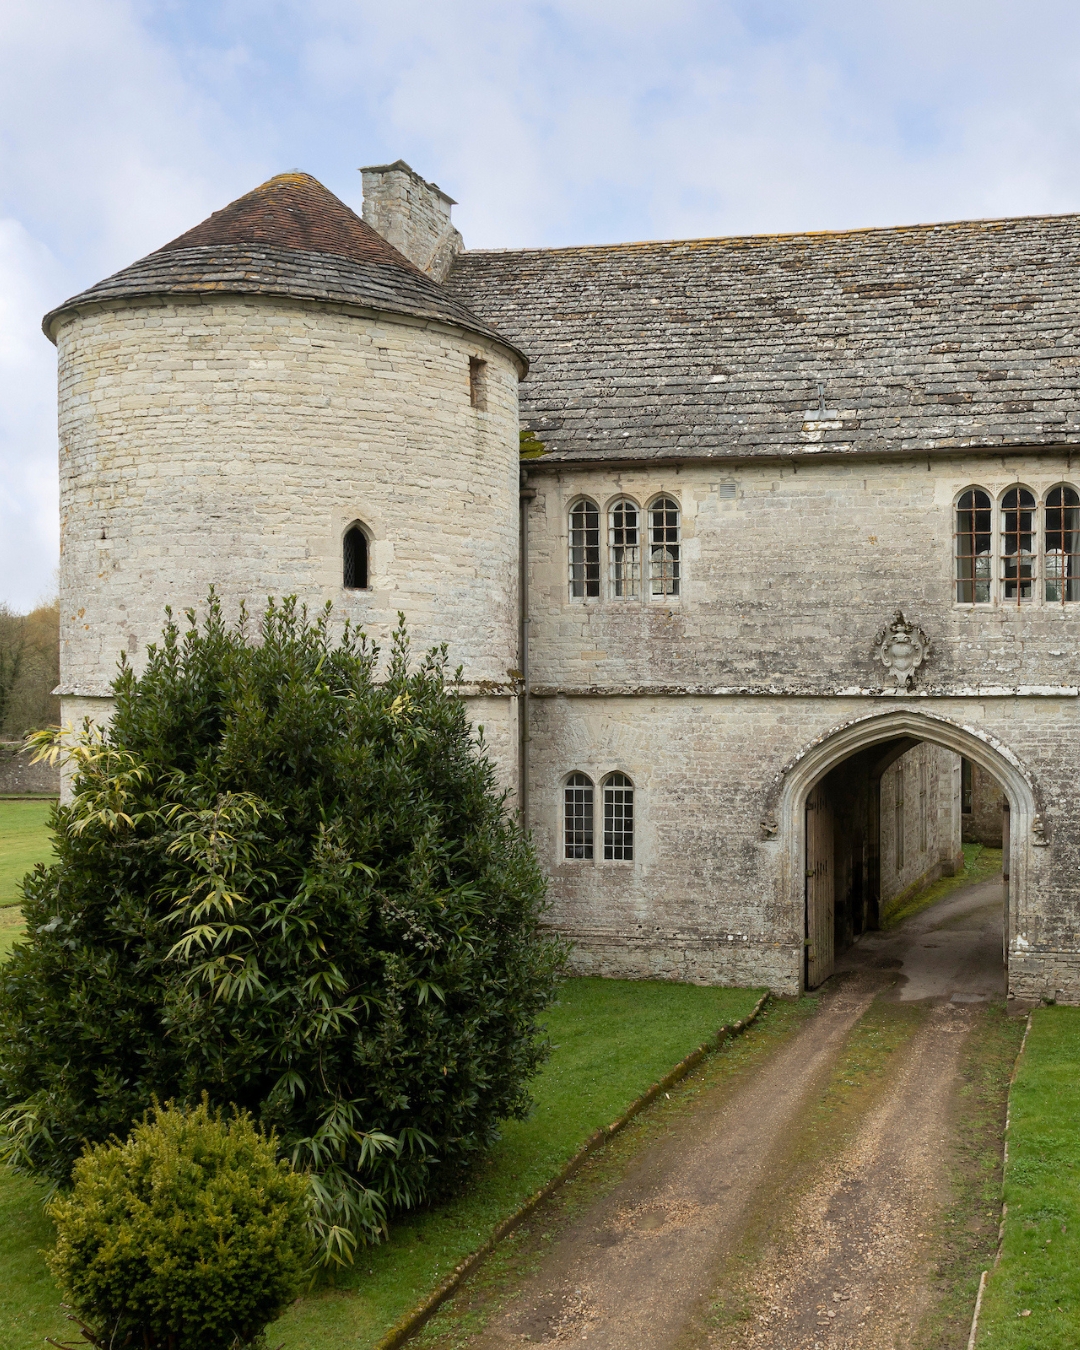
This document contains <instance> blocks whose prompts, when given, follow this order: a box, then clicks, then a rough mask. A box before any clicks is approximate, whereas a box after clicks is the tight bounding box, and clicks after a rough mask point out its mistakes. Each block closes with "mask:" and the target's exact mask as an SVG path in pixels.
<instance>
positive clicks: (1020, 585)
mask: <svg viewBox="0 0 1080 1350" xmlns="http://www.w3.org/2000/svg"><path fill="white" fill-rule="evenodd" d="M1001 596H1002V599H1003V600H1014V601H1015V602H1016V603H1017V604H1020V603H1021V601H1023V600H1032V599H1034V597H1035V497H1034V495H1033V494H1032V493H1030V492H1029V491H1028V490H1027V488H1010V489H1009V490H1008V492H1006V494H1005V495H1004V497H1002V499H1001Z"/></svg>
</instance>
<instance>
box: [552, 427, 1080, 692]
mask: <svg viewBox="0 0 1080 1350" xmlns="http://www.w3.org/2000/svg"><path fill="white" fill-rule="evenodd" d="M1073 463H1074V461H1073V460H1072V459H1071V458H1070V456H1069V455H1068V454H1067V453H1066V451H1065V450H1064V449H1062V450H1061V451H1057V450H1051V449H1047V450H1045V451H1040V452H1038V453H1037V454H1036V453H1030V452H1015V453H1013V452H1003V453H1001V454H997V455H994V456H989V455H977V454H974V453H970V452H964V451H959V450H958V451H957V452H956V453H955V455H948V456H946V455H942V454H935V456H934V458H933V459H932V460H930V459H928V458H927V457H925V456H924V457H922V458H916V457H912V458H910V459H904V460H899V459H892V460H886V459H881V460H874V459H869V458H868V459H865V460H860V461H857V462H850V463H824V462H814V461H809V462H808V461H807V460H806V458H805V457H803V458H802V460H801V462H794V461H793V462H791V463H787V464H776V463H774V464H761V463H754V462H748V461H745V460H744V461H741V462H740V461H738V460H729V461H725V460H723V459H719V458H718V459H716V460H714V461H711V462H697V463H689V464H680V463H678V462H669V461H663V460H657V461H653V462H651V463H648V462H646V463H643V464H638V465H634V466H631V467H620V466H619V465H618V464H614V465H610V466H608V465H603V464H573V465H570V464H558V463H554V464H548V465H545V463H544V461H543V460H542V459H541V460H539V461H535V462H534V463H533V464H531V465H530V466H529V474H530V484H531V486H534V487H535V488H536V489H537V496H536V499H535V502H534V504H533V507H532V511H531V518H530V558H531V577H530V613H531V619H532V644H533V652H534V656H533V679H534V682H535V683H536V684H538V685H548V686H551V687H556V688H562V687H575V688H578V687H581V686H593V685H601V686H604V687H608V688H611V687H618V688H635V687H639V686H643V685H648V686H651V687H658V686H672V685H684V686H685V685H693V686H723V687H728V688H736V689H739V688H747V687H751V688H756V689H767V688H777V689H780V688H782V689H785V690H786V691H788V692H795V691H798V692H800V693H831V692H837V691H841V690H852V689H873V688H880V687H881V686H882V684H883V682H884V680H885V671H884V668H883V667H882V666H881V665H880V663H877V662H876V661H875V660H874V658H873V654H872V646H873V641H874V637H875V634H876V633H877V631H878V630H879V629H880V628H881V627H882V626H883V625H884V624H885V623H886V622H887V621H888V620H889V619H890V618H891V616H892V613H893V611H894V610H895V609H897V608H902V609H903V610H904V612H905V613H906V614H907V616H908V617H909V618H911V619H914V620H915V621H916V622H917V623H919V624H920V625H921V626H922V627H923V628H924V629H925V630H926V632H927V634H928V635H929V636H930V638H931V640H932V643H933V650H932V653H931V656H930V659H929V661H928V663H927V665H926V667H925V670H924V671H923V672H922V675H921V677H920V687H921V688H923V689H927V688H933V689H935V690H937V691H939V692H952V691H954V690H957V689H970V688H972V687H978V688H1006V689H1009V688H1016V687H1043V686H1045V687H1048V688H1059V687H1072V686H1074V685H1075V684H1076V681H1077V676H1076V665H1075V652H1076V645H1077V631H1078V629H1080V617H1078V611H1080V603H1077V604H1066V605H1062V604H1060V603H1058V604H1053V603H1048V602H1046V601H1045V599H1044V598H1043V594H1042V591H1041V587H1039V586H1037V587H1036V596H1035V598H1034V600H1032V601H1031V602H1030V603H1024V604H1023V605H1017V604H1016V603H1012V604H1007V603H1004V602H1002V601H998V602H995V603H994V604H991V605H988V606H981V605H980V606H971V605H959V604H957V603H956V599H955V586H954V541H953V529H954V503H955V501H956V499H957V497H958V496H959V494H960V493H961V492H962V491H963V490H964V489H965V488H967V487H969V486H971V485H973V484H977V485H979V486H981V487H983V488H985V489H986V490H987V491H988V492H989V493H990V494H991V495H992V497H993V498H994V500H995V502H999V501H1000V498H1001V495H1002V494H1003V493H1004V491H1005V490H1006V489H1007V488H1008V487H1010V486H1015V485H1016V484H1017V483H1021V484H1024V485H1026V486H1027V487H1028V488H1029V489H1030V490H1031V491H1032V492H1033V493H1034V495H1035V497H1036V499H1037V500H1038V501H1040V502H1041V501H1042V500H1043V499H1044V497H1045V494H1046V492H1047V491H1048V490H1049V489H1050V488H1051V487H1052V486H1053V485H1055V484H1060V483H1071V484H1073V485H1074V486H1077V487H1080V472H1074V471H1073ZM661 493H663V494H666V495H668V496H671V497H673V498H674V499H675V500H676V501H677V502H678V503H679V504H680V506H681V511H682V569H683V578H682V588H681V590H682V593H681V594H680V595H679V596H678V597H677V598H676V597H671V596H662V597H655V598H654V597H650V596H648V595H647V594H645V595H643V596H642V597H640V598H637V599H619V598H616V597H614V596H613V595H612V593H611V585H610V582H609V580H608V576H607V572H608V563H609V560H610V553H609V551H608V548H607V542H606V538H603V542H602V548H601V571H602V573H603V574H604V577H603V585H602V588H601V589H602V594H601V597H600V598H598V599H572V598H571V597H570V594H569V585H568V560H567V517H568V511H569V508H570V507H571V506H572V504H573V503H574V502H575V501H576V500H578V499H579V498H582V497H588V498H589V499H591V500H592V501H594V502H595V503H596V504H597V505H598V506H599V507H600V510H601V535H602V537H603V536H606V532H607V527H608V522H607V519H606V517H607V511H608V507H609V505H610V504H611V503H612V502H613V501H614V500H616V499H617V498H619V497H622V496H626V497H629V498H631V499H632V500H633V501H635V502H636V503H637V504H638V505H639V506H640V507H642V508H644V507H646V506H647V505H648V503H649V502H650V501H651V500H653V499H654V498H655V497H656V496H658V495H659V494H661ZM1000 524H1001V517H1000V512H998V513H996V516H995V530H996V529H997V527H998V526H999V525H1000ZM643 590H646V591H647V587H643Z"/></svg>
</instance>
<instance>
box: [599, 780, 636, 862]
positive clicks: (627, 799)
mask: <svg viewBox="0 0 1080 1350" xmlns="http://www.w3.org/2000/svg"><path fill="white" fill-rule="evenodd" d="M633 857H634V785H633V783H631V781H630V779H629V778H627V776H626V774H624V773H613V774H611V775H609V777H608V778H607V780H606V782H605V783H604V858H605V860H606V861H608V862H632V861H633Z"/></svg>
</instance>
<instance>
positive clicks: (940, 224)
mask: <svg viewBox="0 0 1080 1350" xmlns="http://www.w3.org/2000/svg"><path fill="white" fill-rule="evenodd" d="M1077 219H1080V211H1048V212H1043V213H1036V214H1033V215H1029V216H975V217H971V218H969V219H961V220H931V221H921V222H915V223H912V224H909V225H855V226H851V227H849V228H847V229H842V230H775V231H771V232H770V231H765V232H763V233H760V234H705V235H694V236H692V237H689V238H683V239H678V238H666V239H627V240H623V241H621V242H615V243H609V244H553V245H547V244H529V245H525V246H523V247H521V248H469V249H465V250H464V251H463V252H462V253H459V254H458V258H474V257H480V256H484V257H486V256H490V255H492V254H498V255H501V254H508V253H589V252H595V253H602V252H606V251H611V252H614V251H615V250H617V249H631V248H658V247H662V246H664V245H668V246H671V247H676V246H678V245H685V244H741V243H753V242H757V241H759V240H760V241H761V242H763V243H764V242H775V241H777V240H783V239H808V240H817V239H838V238H842V237H845V236H848V235H867V234H906V233H908V232H914V231H930V230H954V229H960V228H962V227H963V226H992V225H998V226H1000V225H1022V224H1026V223H1028V222H1036V221H1044V220H1077Z"/></svg>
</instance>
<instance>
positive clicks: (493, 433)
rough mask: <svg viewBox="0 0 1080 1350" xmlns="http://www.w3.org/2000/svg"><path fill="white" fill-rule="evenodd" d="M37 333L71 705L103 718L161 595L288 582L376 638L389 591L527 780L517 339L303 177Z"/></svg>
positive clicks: (260, 194) (200, 594) (227, 216)
mask: <svg viewBox="0 0 1080 1350" xmlns="http://www.w3.org/2000/svg"><path fill="white" fill-rule="evenodd" d="M419 181H422V180H419ZM444 209H445V208H444ZM44 328H45V332H46V334H47V335H48V336H49V337H50V338H52V339H53V341H55V343H56V345H57V348H58V352H59V369H60V373H59V385H60V400H59V421H60V513H61V564H60V597H61V613H62V620H61V622H62V629H61V692H62V695H63V718H64V720H65V721H69V720H77V719H79V718H81V717H82V716H83V715H86V714H89V715H91V716H94V717H95V718H97V719H98V720H102V718H104V717H107V716H108V702H107V700H108V692H109V683H110V681H111V679H112V678H113V676H114V674H115V671H116V663H117V660H118V658H119V655H120V652H121V651H122V650H123V651H126V652H127V653H128V657H129V659H130V660H131V661H132V662H133V664H134V665H135V667H136V669H138V668H139V666H140V663H141V660H142V656H143V652H144V650H145V647H146V644H147V643H148V642H152V641H154V640H156V638H157V637H158V635H159V634H160V632H161V628H162V623H163V620H164V609H165V606H166V605H171V606H172V607H173V610H174V612H179V611H181V610H183V609H184V608H185V607H188V606H193V605H194V606H199V605H200V604H201V602H202V601H203V600H204V599H205V597H206V594H207V591H208V589H209V587H210V586H211V585H213V586H215V587H216V588H217V590H218V592H219V594H220V595H221V596H222V598H223V600H224V603H225V606H226V609H227V611H228V612H235V611H236V609H237V607H238V606H239V603H240V601H241V599H244V600H246V601H247V603H248V605H249V608H251V609H252V610H254V611H255V612H256V613H257V612H258V611H259V610H260V609H261V607H262V605H263V604H264V603H265V600H266V597H267V596H268V595H275V596H283V595H297V596H298V597H299V598H300V599H301V600H302V601H304V602H306V603H307V604H308V606H309V608H311V609H318V608H319V607H321V606H322V605H323V604H324V602H325V601H326V600H331V601H333V604H334V610H335V613H336V614H337V615H338V616H340V617H341V618H344V617H345V616H346V615H347V616H348V617H349V618H350V619H352V620H353V621H354V622H356V623H358V624H359V625H361V626H362V627H363V628H364V629H366V631H367V632H368V633H370V634H371V635H372V637H374V638H375V639H376V640H377V641H380V642H383V643H385V640H386V637H387V635H388V633H389V631H390V630H391V629H392V627H393V626H394V623H395V622H396V615H397V612H398V611H399V610H402V611H404V613H405V616H406V620H407V623H408V625H409V629H410V635H411V638H412V644H413V649H414V650H415V651H418V652H419V651H422V650H424V649H425V648H426V647H427V646H429V645H431V644H434V643H436V642H446V643H447V644H448V645H449V650H450V659H451V662H452V664H454V665H456V664H458V663H460V664H461V665H463V667H464V677H465V680H466V681H467V682H468V685H467V688H468V686H471V690H472V692H473V694H474V696H475V697H478V698H480V699H481V701H482V704H483V706H482V707H477V708H476V709H475V712H476V715H477V720H480V721H483V722H484V724H485V727H486V729H487V734H488V739H489V743H490V745H491V749H492V751H493V753H494V755H495V757H496V759H497V760H498V761H500V762H501V765H502V767H503V770H504V773H505V775H506V779H507V781H508V782H510V781H512V778H513V768H514V760H515V756H516V749H515V747H516V735H515V727H514V720H515V719H514V707H515V702H514V700H513V699H512V698H511V697H510V694H511V686H512V680H511V676H510V672H511V671H512V670H513V669H514V668H515V667H516V666H517V664H518V655H517V648H518V613H517V584H518V583H517V579H518V380H519V378H520V377H521V376H522V375H523V374H524V372H525V369H526V362H525V359H524V357H523V356H522V355H521V354H520V353H519V352H518V351H516V350H515V349H514V348H513V347H512V346H511V345H509V344H508V343H507V342H506V341H505V340H504V339H502V338H501V337H500V336H499V335H498V333H496V332H494V331H492V330H491V329H490V328H489V327H488V326H487V325H485V324H483V323H482V322H481V321H480V320H478V319H476V318H475V317H474V316H473V315H472V314H470V313H469V311H468V310H466V309H465V308H464V306H462V305H461V304H460V303H458V302H457V301H456V300H454V299H453V298H452V297H451V296H450V295H449V294H448V293H447V292H445V291H444V290H443V288H442V287H441V286H440V285H439V284H438V283H437V282H436V281H434V280H433V279H432V277H431V276H429V275H427V274H425V273H424V272H422V271H420V270H419V269H418V268H417V267H416V266H414V264H413V263H411V262H410V261H409V260H408V259H406V258H405V257H404V256H403V255H402V254H401V253H399V252H398V251H397V250H396V249H394V248H393V247H391V245H390V244H388V243H387V242H386V241H385V240H384V239H383V238H382V237H381V236H380V235H379V234H377V233H376V232H375V231H374V230H373V229H372V228H371V227H370V226H369V225H367V224H365V223H364V222H363V221H362V220H361V219H360V218H359V217H358V216H356V215H355V214H354V213H353V212H352V211H350V210H349V208H348V207H347V206H345V205H344V203H343V202H341V201H339V200H338V199H337V198H336V197H335V196H333V194H332V193H330V192H329V191H327V189H326V188H324V187H323V186H322V185H321V184H320V183H318V182H316V181H315V179H313V178H311V177H309V176H308V175H306V174H300V173H290V174H282V175H280V176H278V177H276V178H272V179H271V180H270V181H269V182H267V183H264V184H263V185H262V186H261V187H259V188H256V189H255V191H254V192H251V193H249V194H248V195H247V196H245V197H241V198H240V199H239V200H238V201H235V202H233V203H232V204H231V205H229V206H227V207H225V208H224V209H223V210H221V211H217V212H215V213H214V214H213V215H212V216H211V217H210V218H209V219H208V220H206V221H204V222H203V223H202V224H201V225H198V226H196V227H195V228H194V229H193V230H189V231H188V232H187V233H186V234H183V235H181V236H180V237H179V238H178V239H175V240H173V242H172V243H170V244H166V245H165V246H164V248H161V249H159V250H158V251H157V252H155V253H152V254H150V255H149V256H148V257H146V258H143V259H142V260H141V261H139V262H136V263H134V264H133V265H132V266H131V267H128V268H125V269H124V270H123V271H121V272H118V273H117V274H116V275H115V276H112V277H110V278H108V279H107V280H105V281H103V282H100V283H99V284H98V285H96V286H93V287H91V288H90V289H89V290H87V291H84V292H83V293H82V294H80V295H77V296H75V297H74V298H73V299H71V300H68V301H67V302H65V303H64V304H63V305H61V306H59V307H58V308H57V309H54V310H53V311H52V312H51V313H49V314H48V315H47V316H46V318H45V321H44Z"/></svg>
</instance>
